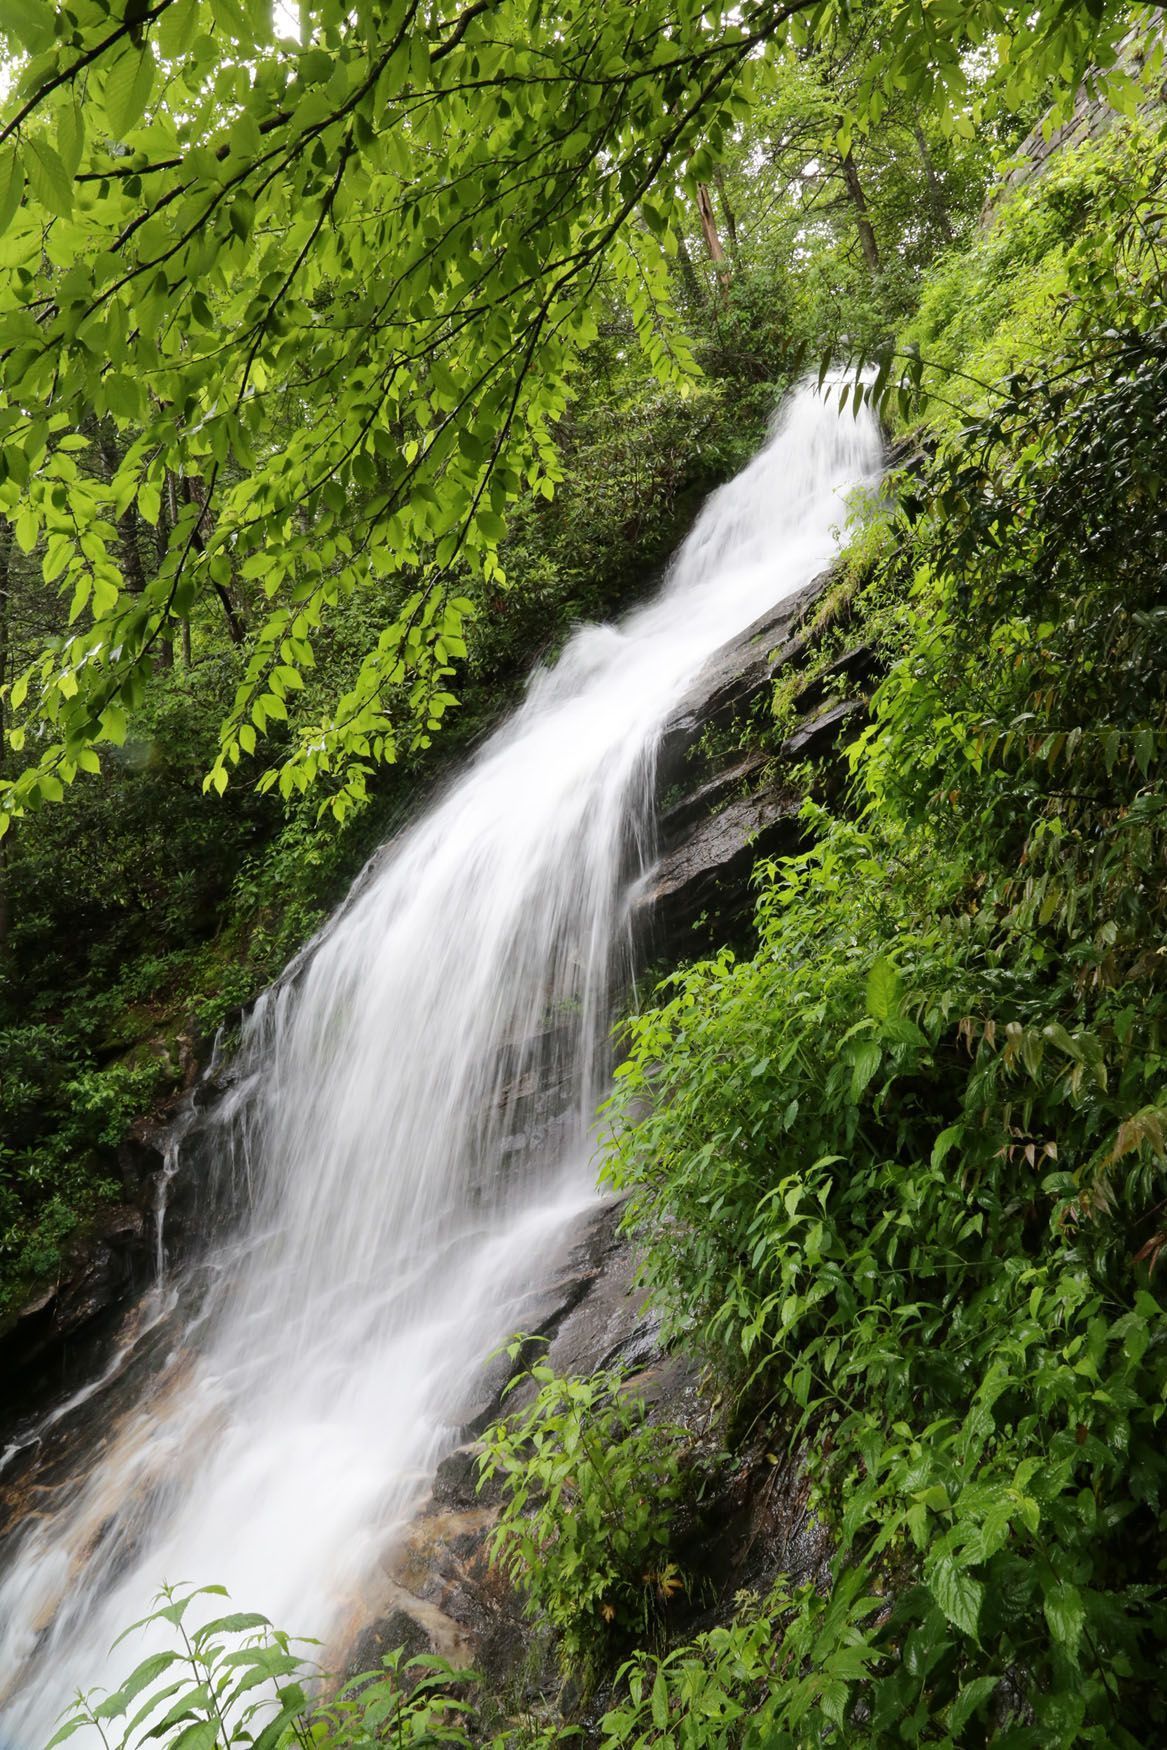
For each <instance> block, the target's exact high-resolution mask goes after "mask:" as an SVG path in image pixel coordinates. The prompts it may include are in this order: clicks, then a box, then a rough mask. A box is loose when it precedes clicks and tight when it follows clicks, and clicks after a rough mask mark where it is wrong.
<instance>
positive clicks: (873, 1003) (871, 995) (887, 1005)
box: [867, 956, 903, 1021]
mask: <svg viewBox="0 0 1167 1750" xmlns="http://www.w3.org/2000/svg"><path fill="white" fill-rule="evenodd" d="M902 1000H903V985H902V984H901V982H900V975H899V973H898V972H897V971H896V969H895V967H894V966H893V965H892V963H891V961H890V960H888V959H885V958H883V957H882V956H881V958H880V959H878V960H877V961H876V962H875V964H874V966H873V967H872V968H871V971H870V972H869V973H868V975H867V1013H868V1014H869V1015H872V1016H873V1017H874V1018H875V1020H877V1021H887V1020H890V1019H891V1017H892V1016H893V1015H898V1013H899V1011H900V1005H901V1002H902Z"/></svg>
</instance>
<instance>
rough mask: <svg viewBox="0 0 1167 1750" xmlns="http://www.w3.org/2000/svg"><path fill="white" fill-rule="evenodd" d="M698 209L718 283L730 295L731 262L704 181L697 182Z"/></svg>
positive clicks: (724, 292) (724, 294) (725, 293)
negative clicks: (727, 257) (718, 229)
mask: <svg viewBox="0 0 1167 1750" xmlns="http://www.w3.org/2000/svg"><path fill="white" fill-rule="evenodd" d="M697 211H698V213H699V214H700V217H701V229H702V231H703V232H704V235H705V247H706V248H707V249H708V251H709V259H710V261H711V262H712V263H713V269H714V272H715V273H716V275H717V283H718V285H719V286H720V287H721V295H722V297H723V298H725V297H728V295H729V282H730V277H731V275H730V268H729V262H728V261H727V260H726V255H725V250H724V248H723V247H722V242H721V238H720V237H719V236H718V234H717V220H716V218H715V217H714V214H713V202H712V200H711V199H710V195H709V189H708V186H707V185H706V184H705V183H704V182H699V183H698V184H697Z"/></svg>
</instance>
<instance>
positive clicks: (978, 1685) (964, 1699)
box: [948, 1677, 1001, 1737]
mask: <svg viewBox="0 0 1167 1750" xmlns="http://www.w3.org/2000/svg"><path fill="white" fill-rule="evenodd" d="M1000 1681H1001V1680H1000V1678H999V1677H974V1678H973V1680H972V1682H971V1683H966V1684H965V1685H964V1687H963V1688H962V1689H961V1691H960V1693H959V1694H958V1696H957V1698H956V1700H955V1701H954V1702H953V1704H952V1706H951V1707H950V1708H949V1710H948V1730H949V1731H950V1732H951V1733H952V1735H953V1737H955V1736H956V1735H957V1733H958V1732H961V1731H963V1729H964V1727H965V1726H966V1725H967V1724H968V1722H969V1721H970V1720H971V1719H972V1717H973V1715H974V1714H975V1713H976V1711H977V1709H978V1708H979V1707H980V1706H981V1704H982V1702H986V1701H988V1699H989V1697H990V1696H991V1695H992V1693H993V1691H994V1690H995V1689H996V1687H997V1685H998V1683H999V1682H1000Z"/></svg>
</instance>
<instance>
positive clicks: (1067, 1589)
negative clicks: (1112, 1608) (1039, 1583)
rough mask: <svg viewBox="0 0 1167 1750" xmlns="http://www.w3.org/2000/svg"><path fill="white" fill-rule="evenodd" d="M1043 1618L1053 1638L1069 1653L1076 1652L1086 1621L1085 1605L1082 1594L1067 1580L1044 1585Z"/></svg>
mask: <svg viewBox="0 0 1167 1750" xmlns="http://www.w3.org/2000/svg"><path fill="white" fill-rule="evenodd" d="M1042 1608H1043V1610H1044V1611H1045V1620H1046V1621H1047V1622H1048V1624H1049V1627H1050V1633H1051V1634H1052V1635H1053V1637H1054V1639H1055V1640H1057V1641H1060V1642H1061V1644H1062V1645H1063V1646H1064V1647H1065V1648H1067V1650H1068V1651H1069V1652H1071V1653H1076V1652H1077V1650H1078V1643H1079V1641H1080V1640H1081V1638H1082V1629H1083V1627H1084V1626H1085V1622H1086V1607H1085V1605H1084V1604H1083V1602H1082V1594H1081V1593H1080V1592H1079V1591H1078V1588H1077V1587H1076V1586H1071V1585H1070V1583H1069V1581H1068V1580H1059V1581H1056V1582H1055V1583H1053V1584H1051V1585H1049V1586H1047V1587H1046V1589H1045V1592H1044V1595H1043V1597H1042Z"/></svg>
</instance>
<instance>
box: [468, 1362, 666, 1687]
mask: <svg viewBox="0 0 1167 1750" xmlns="http://www.w3.org/2000/svg"><path fill="white" fill-rule="evenodd" d="M524 1385H527V1386H530V1387H533V1388H535V1389H534V1395H533V1396H532V1398H531V1400H530V1402H529V1403H528V1404H526V1405H525V1406H524V1407H523V1408H522V1409H519V1410H517V1411H515V1412H514V1413H513V1414H512V1415H510V1416H507V1417H506V1418H504V1419H503V1420H502V1421H499V1422H496V1423H495V1424H494V1425H493V1426H492V1427H491V1428H489V1429H488V1430H487V1432H486V1434H485V1435H484V1437H483V1443H484V1451H483V1455H482V1458H481V1461H480V1465H481V1480H482V1483H484V1484H485V1483H488V1482H489V1481H490V1480H491V1479H492V1478H495V1477H498V1478H501V1480H502V1483H503V1505H502V1511H501V1513H500V1515H499V1518H498V1522H497V1524H496V1525H495V1527H494V1530H493V1531H492V1532H491V1537H490V1548H491V1554H492V1557H493V1559H494V1560H495V1561H496V1562H497V1563H498V1564H499V1566H500V1567H501V1569H502V1571H503V1572H504V1573H506V1574H507V1576H508V1577H509V1578H510V1579H511V1581H512V1582H514V1583H516V1584H517V1585H519V1586H520V1587H521V1588H522V1591H523V1594H524V1599H525V1602H526V1605H527V1609H528V1612H529V1614H530V1615H531V1616H532V1617H533V1618H534V1619H535V1620H537V1621H543V1622H547V1623H549V1624H550V1625H551V1628H552V1629H553V1631H554V1632H555V1634H556V1636H557V1637H558V1652H559V1656H560V1661H561V1664H562V1666H563V1669H564V1671H565V1673H566V1672H570V1671H572V1670H574V1671H575V1672H576V1673H577V1674H579V1675H581V1676H584V1677H588V1676H590V1675H594V1671H595V1668H596V1664H597V1661H598V1659H599V1657H600V1656H601V1654H602V1653H603V1652H604V1650H605V1649H606V1648H609V1647H611V1646H613V1645H616V1644H619V1641H620V1640H621V1639H625V1640H626V1639H627V1638H628V1637H629V1636H630V1635H632V1634H635V1633H639V1634H642V1635H643V1634H645V1633H646V1632H647V1631H648V1630H649V1628H650V1627H651V1625H652V1623H653V1621H654V1618H655V1616H656V1614H657V1612H658V1611H659V1609H660V1607H661V1606H662V1605H663V1604H667V1602H668V1600H669V1598H670V1597H671V1596H672V1594H673V1593H674V1592H676V1591H679V1590H680V1589H681V1588H682V1585H683V1581H682V1579H681V1576H680V1574H679V1573H678V1571H677V1568H676V1564H675V1563H674V1562H673V1561H671V1560H670V1557H669V1551H670V1547H671V1544H672V1539H673V1533H674V1524H673V1521H674V1518H675V1514H676V1509H677V1506H678V1504H679V1502H680V1500H681V1498H682V1492H683V1487H682V1477H681V1470H680V1455H681V1452H682V1450H683V1448H684V1446H685V1445H687V1444H688V1443H689V1437H688V1436H687V1435H686V1434H685V1431H684V1430H683V1429H681V1428H675V1427H669V1426H662V1425H660V1424H655V1423H650V1422H649V1421H648V1420H647V1419H646V1410H645V1405H644V1402H643V1400H642V1399H640V1398H638V1397H636V1396H634V1395H631V1394H629V1393H627V1392H626V1391H624V1390H623V1389H622V1381H621V1378H620V1376H619V1375H618V1374H615V1373H597V1374H595V1375H593V1376H592V1377H591V1378H590V1379H574V1378H569V1377H565V1376H563V1375H560V1374H557V1373H555V1372H554V1370H553V1369H552V1368H551V1367H550V1366H548V1365H547V1364H546V1363H545V1362H540V1363H537V1364H536V1365H535V1366H534V1367H532V1368H531V1369H530V1372H529V1373H526V1374H522V1375H520V1376H519V1378H518V1379H517V1380H516V1381H515V1382H514V1385H513V1386H512V1388H511V1389H516V1388H519V1387H522V1386H524Z"/></svg>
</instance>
